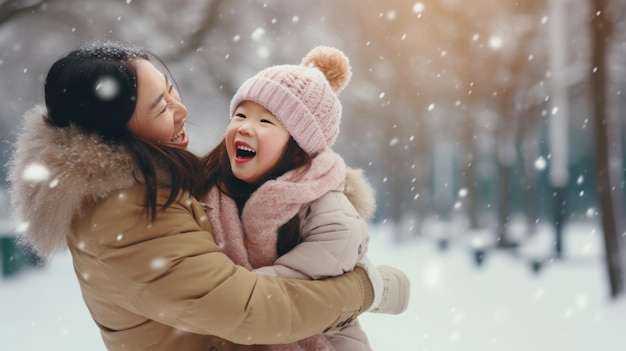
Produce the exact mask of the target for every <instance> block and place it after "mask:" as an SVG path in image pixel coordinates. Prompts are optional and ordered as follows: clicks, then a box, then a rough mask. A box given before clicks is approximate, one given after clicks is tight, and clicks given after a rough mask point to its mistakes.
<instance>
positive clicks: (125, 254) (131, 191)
mask: <svg viewBox="0 0 626 351" xmlns="http://www.w3.org/2000/svg"><path fill="white" fill-rule="evenodd" d="M44 112H45V111H43V110H42V109H41V108H39V109H35V110H33V111H31V112H29V113H27V115H26V125H25V129H24V130H23V132H22V133H21V135H20V136H19V138H18V142H17V149H16V152H15V155H14V159H13V160H12V163H11V169H10V181H11V196H12V201H13V207H14V208H15V210H16V215H17V216H18V217H17V218H20V219H21V220H23V221H25V222H26V223H24V224H28V226H27V230H26V232H25V239H26V240H27V241H28V242H30V243H32V244H33V245H34V246H35V247H36V248H37V249H38V250H39V252H40V253H41V254H42V255H44V256H49V255H51V254H53V253H54V252H56V251H58V250H62V249H64V248H65V247H66V246H68V247H69V249H70V251H71V253H72V258H73V262H74V269H75V272H76V276H77V278H78V281H79V283H80V287H81V290H82V294H83V298H84V301H85V303H86V305H87V307H88V308H89V311H90V312H91V315H92V317H93V319H94V321H95V322H96V324H97V325H98V327H99V328H100V330H101V333H102V337H103V340H104V342H105V344H106V346H107V348H108V349H109V350H190V351H193V350H255V349H258V350H262V349H264V347H261V346H257V347H254V346H239V345H234V344H232V343H230V342H228V341H226V340H230V341H232V342H234V343H237V344H245V345H250V344H265V343H271V344H276V343H287V342H293V341H296V340H300V339H303V338H304V337H307V336H309V335H312V334H316V333H320V332H322V331H324V330H332V329H334V328H337V327H340V326H343V325H345V324H346V323H347V321H350V320H353V319H354V318H355V317H356V316H357V315H358V314H359V313H361V312H362V311H363V310H365V309H366V308H367V307H369V305H371V302H372V290H371V285H370V284H369V283H368V280H367V277H366V276H365V274H364V272H363V270H361V269H356V270H355V272H353V273H347V274H345V275H343V276H341V277H338V278H331V279H328V280H325V281H323V282H319V281H317V282H309V281H303V280H280V279H277V278H274V277H270V276H259V275H256V274H254V273H251V272H249V271H247V270H246V269H243V268H241V267H238V266H235V265H234V264H233V263H232V262H231V261H230V260H229V259H228V258H227V257H226V256H225V255H224V254H222V253H221V251H220V248H219V247H218V246H217V245H216V244H215V241H214V240H213V237H212V235H211V233H210V230H211V228H210V225H209V223H208V221H207V220H206V215H205V209H204V208H203V207H202V205H201V204H200V203H199V202H198V201H196V200H195V199H194V198H192V197H191V196H189V194H186V193H183V194H181V195H180V197H179V198H178V200H177V201H176V202H175V203H174V204H173V205H172V206H171V207H170V208H169V209H168V210H167V211H165V212H158V214H157V219H156V221H155V222H153V223H150V221H149V220H148V219H147V217H146V216H145V214H144V212H143V203H144V190H143V184H141V182H139V181H137V178H138V175H139V173H138V172H137V168H136V165H135V164H134V162H133V161H132V158H131V157H130V155H129V154H128V153H126V152H125V151H124V149H121V148H119V147H112V146H110V145H107V144H105V143H103V142H101V141H100V140H99V139H98V138H95V137H90V136H86V135H84V134H82V133H80V132H79V131H77V130H75V129H73V128H69V129H56V128H52V127H49V126H47V125H45V123H44V122H43V121H42V119H41V117H42V114H43V113H44ZM168 194H169V191H168V189H167V188H163V190H162V191H159V194H158V202H159V204H162V203H163V202H164V201H165V199H166V198H167V195H168ZM24 227H26V225H24ZM320 301H323V304H322V305H323V306H328V308H327V309H320V307H321V305H320ZM51 303H53V302H51ZM210 335H215V337H214V336H210ZM220 338H222V339H220ZM224 339H225V340H224Z"/></svg>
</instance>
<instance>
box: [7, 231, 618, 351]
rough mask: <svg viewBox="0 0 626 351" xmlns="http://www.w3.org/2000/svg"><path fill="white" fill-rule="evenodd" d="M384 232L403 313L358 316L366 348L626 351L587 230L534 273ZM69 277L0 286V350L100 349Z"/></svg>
mask: <svg viewBox="0 0 626 351" xmlns="http://www.w3.org/2000/svg"><path fill="white" fill-rule="evenodd" d="M390 231H391V230H390V229H389V228H386V227H380V228H377V229H376V230H374V231H373V233H372V239H371V244H370V251H369V252H370V253H369V256H370V258H371V259H372V261H374V262H376V263H385V264H390V265H393V266H396V267H398V268H401V269H402V270H404V271H405V272H406V273H407V274H408V275H409V277H410V279H411V284H412V285H411V287H412V295H411V301H410V305H409V308H408V310H407V311H406V312H405V313H404V314H401V315H397V316H389V315H379V314H371V313H370V314H365V315H363V316H362V317H361V323H362V325H363V328H364V329H365V330H366V332H367V333H368V335H369V337H370V341H371V344H372V346H373V348H374V350H376V351H388V350H394V351H431V350H432V351H449V350H471V351H492V350H493V351H496V350H497V351H528V350H533V351H553V350H555V351H556V350H568V351H591V350H593V351H596V350H598V351H621V350H625V349H626V332H624V327H625V326H626V298H619V299H617V300H612V299H610V298H609V294H608V284H607V282H606V274H605V272H604V265H603V261H602V258H601V255H600V253H601V252H602V250H601V247H602V246H601V241H600V238H599V234H598V231H597V230H596V229H595V228H594V227H593V226H589V225H578V226H575V227H570V228H569V229H568V230H567V232H566V243H570V245H569V246H566V249H567V252H568V253H571V256H575V257H573V258H568V259H565V260H562V261H553V262H551V263H550V264H548V265H547V267H545V269H543V270H542V271H541V273H540V274H534V273H533V272H532V270H531V269H530V267H529V264H526V263H522V262H523V261H522V260H520V259H519V258H516V257H513V256H512V255H510V254H506V253H493V254H489V255H487V256H486V258H485V261H484V264H483V266H481V267H478V266H476V265H475V264H474V261H473V256H472V254H471V252H470V251H469V250H468V246H465V245H461V244H457V245H451V246H450V247H449V248H448V249H447V250H446V251H440V250H438V248H437V245H436V244H435V241H433V240H431V239H426V238H422V239H410V240H408V241H406V242H404V243H403V244H402V245H397V244H396V243H395V242H394V240H393V239H392V236H391V235H390ZM542 240H543V242H548V243H549V242H550V239H548V240H545V238H543V239H539V238H538V239H537V242H539V243H541V242H542ZM457 242H458V240H457ZM538 245H539V244H538ZM532 252H533V253H538V252H539V250H538V249H533V250H532ZM73 274H74V273H73V271H72V268H71V262H70V258H69V256H68V255H61V256H58V257H57V258H55V259H54V260H52V261H51V262H49V263H48V264H47V265H46V266H45V267H44V268H42V269H32V270H28V271H25V272H24V273H22V274H20V275H17V276H15V277H12V278H10V279H6V278H5V279H4V280H0V350H2V351H32V350H63V351H73V350H81V351H82V350H89V351H98V350H104V347H103V346H102V343H101V341H100V336H99V334H98V331H97V329H96V327H95V325H94V324H93V322H92V321H91V319H90V317H89V314H88V312H87V309H86V308H85V307H84V305H83V302H82V299H81V296H80V292H79V288H78V285H77V283H76V281H75V278H74V275H73Z"/></svg>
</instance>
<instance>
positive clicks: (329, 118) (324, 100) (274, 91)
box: [230, 46, 352, 157]
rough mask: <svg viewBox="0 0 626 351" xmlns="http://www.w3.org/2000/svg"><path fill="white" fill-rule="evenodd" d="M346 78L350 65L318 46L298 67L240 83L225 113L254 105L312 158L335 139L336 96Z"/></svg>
mask: <svg viewBox="0 0 626 351" xmlns="http://www.w3.org/2000/svg"><path fill="white" fill-rule="evenodd" d="M351 75H352V71H351V68H350V62H349V60H348V58H347V57H346V56H345V55H344V54H343V52H341V51H340V50H338V49H335V48H331V47H327V46H318V47H315V48H314V49H313V50H311V51H310V52H309V53H308V54H307V55H306V56H305V57H304V58H303V59H302V62H301V64H300V65H278V66H272V67H269V68H266V69H264V70H262V71H260V72H259V73H257V74H256V75H255V76H254V77H252V78H249V79H248V80H246V81H245V82H244V83H243V84H242V85H241V87H239V90H238V91H237V93H236V94H235V96H234V97H233V99H232V100H231V103H230V114H231V116H232V115H233V113H234V112H235V110H236V109H237V106H239V104H240V103H242V102H243V101H246V100H249V101H254V102H256V103H258V104H259V105H261V106H263V107H265V108H266V109H267V110H268V111H270V112H271V113H272V114H273V115H274V116H275V117H276V118H277V119H278V120H279V121H280V122H281V123H282V125H283V126H284V127H285V129H287V131H289V134H290V135H291V136H292V137H293V138H294V139H295V141H296V142H297V143H298V145H299V146H300V147H301V148H302V149H303V150H304V151H305V152H306V153H308V154H309V155H311V156H313V157H314V156H315V155H316V154H317V153H319V152H320V151H322V150H323V149H325V148H327V147H330V146H332V145H333V143H334V142H335V140H336V139H337V135H338V134H339V124H340V121H341V112H342V106H341V102H340V101H339V98H338V96H337V95H338V94H339V93H340V92H341V91H342V90H343V89H344V88H345V87H346V85H347V84H348V82H349V81H350V77H351Z"/></svg>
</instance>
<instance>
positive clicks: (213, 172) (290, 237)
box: [201, 138, 313, 256]
mask: <svg viewBox="0 0 626 351" xmlns="http://www.w3.org/2000/svg"><path fill="white" fill-rule="evenodd" d="M201 162H202V164H203V166H204V175H205V183H204V190H203V192H205V193H206V192H208V191H209V189H211V188H212V187H213V186H216V187H217V188H218V189H219V190H220V191H221V192H222V193H224V194H226V195H228V196H229V197H230V198H232V199H233V200H234V201H235V203H236V204H237V208H238V209H239V214H240V215H241V211H243V207H244V205H245V204H246V201H248V199H249V198H250V196H251V195H252V193H253V192H254V191H255V190H257V189H258V188H259V187H260V186H261V185H262V184H263V183H265V182H266V181H268V180H270V179H276V178H278V177H280V176H281V175H283V174H285V173H286V172H288V171H290V170H292V169H298V172H300V173H304V172H306V171H307V170H308V169H309V168H310V167H311V164H312V162H313V161H312V159H311V156H309V155H308V154H307V153H306V152H305V151H304V150H302V148H301V147H300V146H299V145H298V143H296V141H295V140H294V139H293V138H289V141H288V142H287V148H286V150H285V155H284V156H283V157H282V158H281V160H280V161H279V162H278V164H277V165H276V167H274V168H273V169H272V171H270V172H269V174H268V175H267V176H266V177H264V178H263V179H261V180H260V181H258V182H256V183H254V184H248V183H246V182H244V181H241V180H239V179H237V178H236V177H235V175H234V174H233V170H232V168H231V167H230V161H229V159H228V153H227V152H226V142H225V140H222V141H221V142H220V143H219V144H218V145H217V146H216V147H214V148H213V149H212V150H211V151H209V152H208V153H207V154H206V155H204V156H203V157H202V158H201ZM298 243H300V220H299V219H298V216H297V215H296V216H294V217H293V218H292V219H291V220H289V221H288V222H287V223H285V224H284V225H283V226H281V227H280V228H279V229H278V240H277V242H276V249H277V251H278V255H279V256H281V255H283V254H284V253H286V252H288V251H289V250H291V249H292V248H294V247H295V246H296V245H297V244H298Z"/></svg>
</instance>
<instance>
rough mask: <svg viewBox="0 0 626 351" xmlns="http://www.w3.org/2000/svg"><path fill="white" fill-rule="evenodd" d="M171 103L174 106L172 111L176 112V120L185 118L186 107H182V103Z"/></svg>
mask: <svg viewBox="0 0 626 351" xmlns="http://www.w3.org/2000/svg"><path fill="white" fill-rule="evenodd" d="M172 103H173V104H174V110H175V111H176V119H183V118H185V117H187V107H186V106H185V105H183V103H182V102H180V101H176V100H172Z"/></svg>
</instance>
